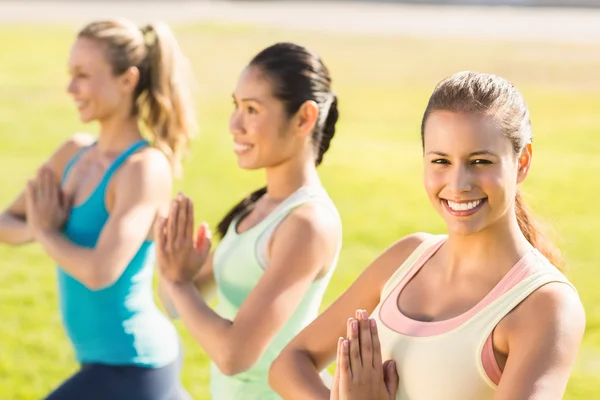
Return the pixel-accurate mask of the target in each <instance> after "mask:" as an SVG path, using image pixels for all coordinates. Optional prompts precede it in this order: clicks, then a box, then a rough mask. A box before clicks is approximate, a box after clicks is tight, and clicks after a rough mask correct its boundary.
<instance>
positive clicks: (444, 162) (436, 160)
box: [431, 158, 450, 164]
mask: <svg viewBox="0 0 600 400" xmlns="http://www.w3.org/2000/svg"><path fill="white" fill-rule="evenodd" d="M431 163H432V164H450V161H448V160H446V159H445V158H436V159H435V160H431Z"/></svg>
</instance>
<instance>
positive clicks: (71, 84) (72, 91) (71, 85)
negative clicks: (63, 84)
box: [67, 79, 75, 94]
mask: <svg viewBox="0 0 600 400" xmlns="http://www.w3.org/2000/svg"><path fill="white" fill-rule="evenodd" d="M67 93H69V94H75V79H71V80H69V84H68V85H67Z"/></svg>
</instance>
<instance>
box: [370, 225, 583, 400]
mask: <svg viewBox="0 0 600 400" xmlns="http://www.w3.org/2000/svg"><path fill="white" fill-rule="evenodd" d="M445 240H446V235H434V236H432V237H431V238H429V239H427V240H425V241H424V242H423V243H422V244H421V245H420V246H418V247H417V249H415V251H414V252H413V253H412V254H411V255H410V256H409V257H408V258H407V259H406V261H405V262H404V263H403V264H402V265H401V266H400V267H399V268H398V270H397V271H396V272H395V273H394V274H393V275H392V276H391V277H390V279H389V280H388V281H387V282H386V284H385V285H384V287H383V290H382V293H381V297H380V303H379V304H378V305H377V307H376V308H375V309H374V310H373V313H372V318H374V319H375V320H376V321H377V324H378V325H377V326H378V332H379V338H380V341H381V351H382V359H383V360H388V359H393V360H394V361H395V362H396V366H397V371H398V375H399V378H400V382H399V385H398V391H397V393H396V400H432V399H444V400H486V399H489V400H491V399H493V396H494V392H495V391H496V388H497V385H498V383H499V380H500V376H501V372H500V368H499V367H498V365H497V363H496V360H495V358H494V351H493V346H492V340H491V337H492V333H493V330H494V328H495V327H496V325H497V324H498V323H499V322H500V321H501V320H502V319H503V318H504V317H505V316H506V315H507V314H508V313H509V312H510V311H511V310H512V309H514V308H515V307H516V306H517V305H518V304H519V303H521V302H522V301H523V300H525V299H526V298H527V297H528V296H529V295H530V294H531V293H533V292H534V291H535V290H536V289H538V288H540V287H541V286H543V285H545V284H547V283H550V282H562V283H565V284H568V285H569V286H571V287H572V288H573V289H574V287H573V286H572V285H571V283H570V282H568V280H567V279H566V278H565V277H564V276H563V275H562V274H561V273H560V271H558V269H556V268H555V267H554V266H553V265H552V264H551V263H550V262H549V261H548V260H547V259H546V258H545V257H544V256H543V255H542V254H541V253H539V252H538V251H537V250H535V249H531V251H530V252H528V253H527V254H526V255H524V256H523V257H522V258H521V260H519V262H517V264H515V265H514V266H513V267H512V269H511V270H510V271H509V272H508V273H507V274H506V275H505V276H504V278H503V279H502V280H501V281H500V282H499V283H498V284H497V285H496V287H494V289H493V290H492V291H490V292H489V293H488V294H487V295H486V296H485V297H484V298H483V299H482V300H481V301H480V302H479V303H478V304H477V305H475V306H474V307H472V308H471V309H470V310H468V311H467V312H465V313H463V314H461V315H459V316H457V317H454V318H450V319H447V320H443V321H434V322H422V321H416V320H413V319H411V318H409V317H407V316H405V315H404V314H402V313H401V311H400V310H399V308H398V306H397V302H398V297H399V295H400V293H401V291H402V289H403V288H404V286H405V285H406V283H407V282H408V281H410V279H411V278H412V277H413V276H414V275H415V274H416V273H417V272H418V271H419V270H420V268H421V267H422V266H423V265H424V264H425V262H426V261H427V260H428V259H429V258H431V257H432V256H433V254H434V253H435V252H436V251H437V250H438V249H439V248H440V246H441V245H442V244H443V243H444V241H445Z"/></svg>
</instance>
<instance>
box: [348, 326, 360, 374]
mask: <svg viewBox="0 0 600 400" xmlns="http://www.w3.org/2000/svg"><path fill="white" fill-rule="evenodd" d="M348 346H349V354H350V368H352V376H353V377H355V376H357V375H358V374H359V373H360V371H361V369H362V361H361V358H360V341H359V337H358V321H357V320H356V319H354V318H350V319H349V320H348Z"/></svg>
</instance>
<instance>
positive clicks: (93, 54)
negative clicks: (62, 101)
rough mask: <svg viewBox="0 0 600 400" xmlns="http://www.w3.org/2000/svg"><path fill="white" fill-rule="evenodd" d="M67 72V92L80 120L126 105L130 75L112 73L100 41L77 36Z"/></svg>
mask: <svg viewBox="0 0 600 400" xmlns="http://www.w3.org/2000/svg"><path fill="white" fill-rule="evenodd" d="M69 73H70V75H71V80H70V82H69V86H68V88H67V92H68V93H69V94H70V95H71V96H72V97H73V100H75V104H76V106H77V110H78V111H79V116H80V118H81V120H82V121H83V122H90V121H93V120H104V119H108V118H110V117H111V116H112V115H114V114H115V113H116V112H119V111H121V112H122V110H128V109H129V106H130V105H131V82H129V81H130V77H125V76H119V77H116V76H114V75H113V72H112V68H111V65H110V64H109V62H108V60H107V58H106V47H105V45H103V44H102V43H100V42H98V41H96V40H92V39H88V38H78V39H77V40H76V41H75V43H74V44H73V47H72V48H71V54H70V57H69ZM124 75H125V74H124ZM123 107H125V108H123Z"/></svg>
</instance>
